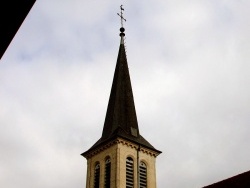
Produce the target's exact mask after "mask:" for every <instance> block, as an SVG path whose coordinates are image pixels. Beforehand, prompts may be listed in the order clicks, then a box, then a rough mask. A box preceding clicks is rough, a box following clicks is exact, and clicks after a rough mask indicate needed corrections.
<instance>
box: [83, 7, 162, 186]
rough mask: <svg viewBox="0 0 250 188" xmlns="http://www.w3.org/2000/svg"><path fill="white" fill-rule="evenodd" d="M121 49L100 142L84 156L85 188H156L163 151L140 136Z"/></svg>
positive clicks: (121, 44)
mask: <svg viewBox="0 0 250 188" xmlns="http://www.w3.org/2000/svg"><path fill="white" fill-rule="evenodd" d="M123 11H124V9H123V7H122V6H121V13H120V14H118V15H119V16H120V17H121V25H122V27H121V28H120V37H121V40H120V47H119V52H118V58H117V62H116V68H115V73H114V78H113V83H112V88H111V92H110V98H109V103H108V107H107V112H106V118H105V122H104V126H103V131H102V136H101V138H100V139H99V140H98V141H97V142H96V143H95V144H94V145H93V146H92V147H91V148H90V149H89V150H87V151H85V152H84V153H82V154H81V155H82V156H84V157H85V158H86V159H87V180H86V188H156V168H155V160H156V157H157V156H158V155H159V154H160V153H161V151H159V150H157V149H155V148H154V147H153V146H152V145H151V144H150V143H149V142H148V141H147V140H146V139H145V138H143V137H142V135H140V132H139V126H138V122H137V117H136V110H135V105H134V98H133V92H132V86H131V81H130V76H129V69H128V63H127V57H126V52H125V47H124V36H125V33H124V32H125V29H124V28H123V21H126V20H125V19H124V17H123Z"/></svg>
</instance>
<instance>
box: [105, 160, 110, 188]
mask: <svg viewBox="0 0 250 188" xmlns="http://www.w3.org/2000/svg"><path fill="white" fill-rule="evenodd" d="M110 174H111V160H110V157H108V158H106V160H105V180H104V187H105V188H110V177H111V176H110Z"/></svg>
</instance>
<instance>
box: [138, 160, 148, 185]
mask: <svg viewBox="0 0 250 188" xmlns="http://www.w3.org/2000/svg"><path fill="white" fill-rule="evenodd" d="M139 170H140V171H139V172H140V173H139V174H140V180H139V181H140V188H147V166H146V164H145V163H144V162H140V166H139Z"/></svg>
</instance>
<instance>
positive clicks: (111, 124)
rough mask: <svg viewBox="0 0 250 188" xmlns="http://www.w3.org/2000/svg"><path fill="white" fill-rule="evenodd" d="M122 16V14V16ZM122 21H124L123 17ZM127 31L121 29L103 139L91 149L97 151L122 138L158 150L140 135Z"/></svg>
mask: <svg viewBox="0 0 250 188" xmlns="http://www.w3.org/2000/svg"><path fill="white" fill-rule="evenodd" d="M121 15H122V14H121ZM121 19H124V18H123V17H121ZM124 32H125V29H124V28H123V27H121V28H120V37H121V41H120V47H119V52H118V57H117V62H116V68H115V73H114V78H113V84H112V88H111V92H110V97H109V103H108V108H107V112H106V118H105V122H104V127H103V131H102V137H101V138H100V139H99V140H98V141H97V142H96V143H95V144H94V145H93V146H92V147H91V148H90V149H89V150H92V149H95V148H96V147H98V146H99V145H101V144H104V143H106V142H108V141H110V140H112V139H115V138H117V137H121V138H124V139H128V140H130V141H132V142H136V143H137V144H139V145H142V146H144V147H146V148H149V149H152V150H154V151H157V152H159V151H158V150H156V149H155V148H154V147H153V146H152V145H151V144H150V143H149V142H148V141H147V140H146V139H144V138H143V137H142V136H141V135H140V133H139V127H138V122H137V116H136V110H135V104H134V97H133V92H132V86H131V81H130V75H129V68H128V63H127V56H126V51H125V45H124V36H125V33H124Z"/></svg>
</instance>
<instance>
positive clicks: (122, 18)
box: [117, 5, 126, 27]
mask: <svg viewBox="0 0 250 188" xmlns="http://www.w3.org/2000/svg"><path fill="white" fill-rule="evenodd" d="M120 8H121V14H119V13H117V15H118V16H120V18H121V25H122V27H123V20H124V21H125V22H126V19H125V18H124V17H123V11H124V8H122V5H121V6H120Z"/></svg>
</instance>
